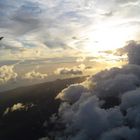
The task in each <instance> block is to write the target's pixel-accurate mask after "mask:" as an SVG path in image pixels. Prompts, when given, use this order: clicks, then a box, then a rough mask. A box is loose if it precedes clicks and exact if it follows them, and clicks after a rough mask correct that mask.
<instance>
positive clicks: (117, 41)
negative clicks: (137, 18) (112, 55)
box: [86, 27, 134, 52]
mask: <svg viewBox="0 0 140 140" xmlns="http://www.w3.org/2000/svg"><path fill="white" fill-rule="evenodd" d="M132 37H134V35H133V29H132V28H127V27H123V28H117V27H111V28H109V27H108V28H105V27H104V28H99V29H97V30H94V31H92V32H91V33H89V42H88V43H87V46H86V49H87V50H89V51H94V52H98V51H106V50H115V49H117V48H121V47H123V46H124V45H125V43H126V41H128V40H131V39H132Z"/></svg>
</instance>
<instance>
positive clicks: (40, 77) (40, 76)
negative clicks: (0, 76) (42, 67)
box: [22, 70, 48, 80]
mask: <svg viewBox="0 0 140 140" xmlns="http://www.w3.org/2000/svg"><path fill="white" fill-rule="evenodd" d="M47 77H48V75H47V74H43V73H40V72H36V71H34V70H33V71H30V72H28V73H26V74H25V75H24V76H23V77H22V78H23V79H27V80H34V79H36V80H43V79H46V78H47Z"/></svg>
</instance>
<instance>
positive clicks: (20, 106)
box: [3, 103, 34, 115]
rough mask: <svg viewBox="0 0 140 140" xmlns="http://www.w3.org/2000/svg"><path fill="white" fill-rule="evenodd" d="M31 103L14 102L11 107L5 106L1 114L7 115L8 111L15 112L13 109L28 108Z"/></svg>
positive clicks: (31, 105)
mask: <svg viewBox="0 0 140 140" xmlns="http://www.w3.org/2000/svg"><path fill="white" fill-rule="evenodd" d="M33 106H34V105H33V104H27V105H24V104H23V103H16V104H14V105H13V106H11V107H8V108H6V110H5V111H4V113H3V115H7V114H8V113H11V112H15V111H20V110H26V111H27V110H28V108H30V107H33Z"/></svg>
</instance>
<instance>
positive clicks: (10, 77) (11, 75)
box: [0, 65, 18, 84]
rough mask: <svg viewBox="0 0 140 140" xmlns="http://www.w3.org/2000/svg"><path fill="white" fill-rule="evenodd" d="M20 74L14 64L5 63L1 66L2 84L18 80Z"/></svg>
mask: <svg viewBox="0 0 140 140" xmlns="http://www.w3.org/2000/svg"><path fill="white" fill-rule="evenodd" d="M17 76H18V74H17V73H16V72H15V71H14V65H9V66H8V65H4V66H1V67H0V84H5V83H7V82H10V81H16V78H17Z"/></svg>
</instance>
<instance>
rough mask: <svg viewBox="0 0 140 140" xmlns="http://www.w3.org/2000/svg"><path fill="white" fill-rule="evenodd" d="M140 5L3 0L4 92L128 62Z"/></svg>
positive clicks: (0, 75) (133, 0) (0, 79)
mask: <svg viewBox="0 0 140 140" xmlns="http://www.w3.org/2000/svg"><path fill="white" fill-rule="evenodd" d="M139 13H140V0H107V1H106V0H77V1H75V0H53V1H52V0H22V1H21V0H12V1H11V0H0V36H3V37H4V38H3V39H2V40H1V41H0V90H4V89H6V88H7V84H8V85H10V86H8V87H15V86H22V85H25V84H26V83H29V84H33V83H36V82H39V81H41V82H44V81H48V80H54V79H57V78H67V77H73V76H82V75H90V74H91V73H92V74H93V73H96V72H98V71H100V70H102V69H105V68H111V67H114V66H117V67H120V66H122V65H123V64H124V63H127V57H126V55H122V54H121V55H120V53H119V51H118V50H119V48H121V47H124V46H125V45H126V44H127V42H128V41H130V40H139V32H140V31H139V30H140V28H139V27H140V20H139V19H140V18H139V16H140V15H139Z"/></svg>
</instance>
